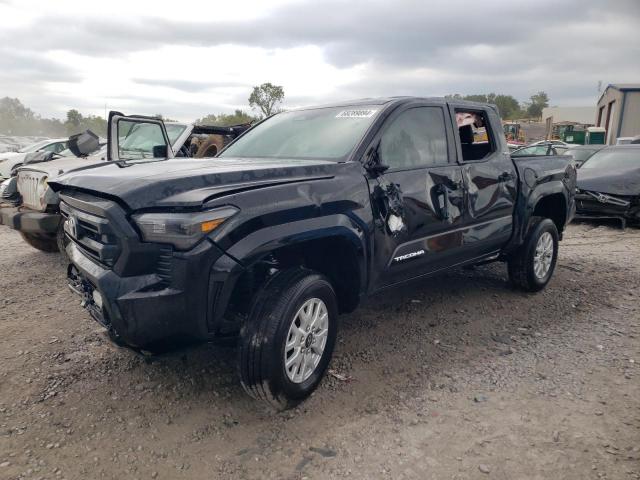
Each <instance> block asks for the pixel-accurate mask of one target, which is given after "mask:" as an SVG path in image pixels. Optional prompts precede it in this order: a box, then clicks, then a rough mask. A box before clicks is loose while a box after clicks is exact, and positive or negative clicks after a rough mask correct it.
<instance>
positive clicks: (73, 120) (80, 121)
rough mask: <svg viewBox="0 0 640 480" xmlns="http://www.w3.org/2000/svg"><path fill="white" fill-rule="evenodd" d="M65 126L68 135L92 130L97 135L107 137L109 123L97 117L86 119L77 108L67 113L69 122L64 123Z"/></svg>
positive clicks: (92, 116)
mask: <svg viewBox="0 0 640 480" xmlns="http://www.w3.org/2000/svg"><path fill="white" fill-rule="evenodd" d="M64 126H65V128H66V130H67V135H74V134H76V133H80V132H84V131H85V130H91V131H92V132H93V133H95V134H96V135H100V136H102V137H106V136H107V121H106V120H105V119H104V118H102V117H99V116H95V115H89V116H87V117H85V116H83V115H82V114H81V113H80V112H79V111H78V110H76V109H75V108H72V109H71V110H69V111H68V112H67V121H66V122H64Z"/></svg>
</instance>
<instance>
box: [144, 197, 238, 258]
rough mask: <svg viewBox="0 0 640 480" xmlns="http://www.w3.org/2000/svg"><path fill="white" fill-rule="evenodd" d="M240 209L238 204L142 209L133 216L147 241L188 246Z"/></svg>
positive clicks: (191, 245)
mask: <svg viewBox="0 0 640 480" xmlns="http://www.w3.org/2000/svg"><path fill="white" fill-rule="evenodd" d="M237 212H238V209H237V208H235V207H221V208H216V209H213V210H208V211H206V212H197V213H141V214H138V215H133V216H132V218H133V221H134V222H135V223H136V225H138V227H139V228H140V232H141V234H142V239H143V240H144V241H146V242H156V243H170V244H171V245H173V246H175V247H176V248H177V249H179V250H188V249H190V248H191V247H193V246H194V245H195V244H196V243H198V241H200V239H202V238H203V237H204V236H205V235H207V234H208V233H210V232H212V231H214V230H215V229H216V228H218V227H219V226H220V225H221V224H222V223H223V222H224V221H225V220H227V219H228V218H229V217H232V216H233V215H235V214H236V213H237Z"/></svg>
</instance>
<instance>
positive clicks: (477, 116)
mask: <svg viewBox="0 0 640 480" xmlns="http://www.w3.org/2000/svg"><path fill="white" fill-rule="evenodd" d="M449 108H450V112H451V117H452V118H453V119H455V126H456V127H457V128H456V132H455V137H456V149H457V152H458V159H459V164H460V166H461V168H462V176H463V178H464V184H465V190H466V195H465V208H464V211H465V217H464V221H463V224H464V227H465V228H464V243H465V256H466V257H467V258H468V259H473V258H480V257H483V256H486V255H490V254H492V253H494V252H498V251H499V250H500V249H501V248H502V246H504V244H505V243H507V241H508V240H509V238H510V237H511V231H512V228H513V211H514V208H515V202H516V198H517V181H518V177H517V172H516V168H515V165H514V164H513V161H512V160H511V156H510V154H509V149H508V147H507V143H506V140H505V137H504V131H503V129H502V126H501V121H500V117H499V116H498V114H497V113H496V111H495V110H494V109H493V108H490V107H469V106H468V105H465V104H455V103H452V104H450V105H449Z"/></svg>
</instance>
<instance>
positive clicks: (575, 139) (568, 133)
mask: <svg viewBox="0 0 640 480" xmlns="http://www.w3.org/2000/svg"><path fill="white" fill-rule="evenodd" d="M586 133H587V132H585V131H584V130H565V132H564V133H563V135H562V141H563V142H567V143H577V144H578V145H584V141H585V137H586Z"/></svg>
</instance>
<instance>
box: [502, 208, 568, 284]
mask: <svg viewBox="0 0 640 480" xmlns="http://www.w3.org/2000/svg"><path fill="white" fill-rule="evenodd" d="M557 259H558V230H557V228H556V225H555V223H553V221H552V220H550V219H548V218H542V217H534V218H533V219H532V220H531V225H530V227H529V232H528V234H527V237H526V238H525V241H524V243H523V245H522V246H521V247H520V248H519V249H518V250H517V251H516V252H515V253H514V254H513V255H512V256H511V258H509V260H508V268H509V280H510V281H511V283H512V284H513V285H514V286H516V287H518V288H520V289H522V290H525V291H528V292H537V291H539V290H542V289H543V288H544V287H545V286H546V285H547V283H549V280H551V276H552V275H553V271H554V270H555V267H556V261H557Z"/></svg>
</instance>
